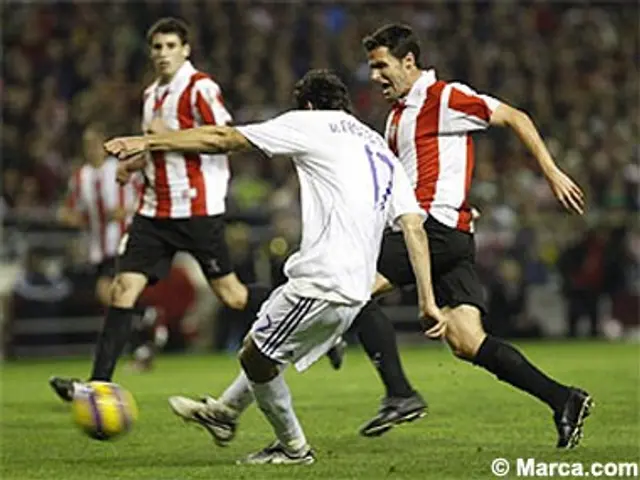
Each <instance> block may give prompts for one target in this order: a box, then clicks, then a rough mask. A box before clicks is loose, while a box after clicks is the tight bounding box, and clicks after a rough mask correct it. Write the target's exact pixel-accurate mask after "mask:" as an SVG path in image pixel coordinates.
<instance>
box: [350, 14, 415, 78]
mask: <svg viewBox="0 0 640 480" xmlns="http://www.w3.org/2000/svg"><path fill="white" fill-rule="evenodd" d="M362 45H363V46H364V48H365V50H366V51H367V52H370V51H372V50H375V49H376V48H378V47H387V48H388V49H389V52H390V53H391V55H393V56H394V57H396V58H397V59H398V60H399V59H401V58H404V57H405V56H406V55H407V54H408V53H409V52H411V53H413V56H414V57H415V59H416V65H417V66H418V67H420V42H419V40H418V37H416V35H415V34H414V33H413V29H412V28H411V27H409V26H408V25H400V24H397V23H390V24H387V25H385V26H383V27H380V28H379V29H378V30H376V31H375V32H373V33H372V34H371V35H367V36H366V37H364V39H363V40H362Z"/></svg>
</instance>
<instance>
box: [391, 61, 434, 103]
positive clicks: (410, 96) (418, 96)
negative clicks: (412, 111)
mask: <svg viewBox="0 0 640 480" xmlns="http://www.w3.org/2000/svg"><path fill="white" fill-rule="evenodd" d="M436 80H437V78H436V71H435V70H434V69H433V68H431V69H429V70H423V71H422V73H421V74H420V76H419V77H418V79H417V80H416V81H415V82H414V83H413V85H412V86H411V89H410V90H409V93H407V95H406V96H405V97H404V98H403V99H402V100H400V102H401V103H402V104H404V105H410V106H412V107H419V106H421V105H422V101H423V98H424V91H425V90H426V89H427V88H429V87H430V86H431V85H433V84H434V83H436Z"/></svg>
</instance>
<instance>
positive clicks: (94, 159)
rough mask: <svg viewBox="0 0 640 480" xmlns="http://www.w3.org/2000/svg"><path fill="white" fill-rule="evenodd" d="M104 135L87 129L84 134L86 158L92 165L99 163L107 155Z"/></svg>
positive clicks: (83, 141)
mask: <svg viewBox="0 0 640 480" xmlns="http://www.w3.org/2000/svg"><path fill="white" fill-rule="evenodd" d="M103 143H104V137H103V135H102V134H100V133H99V132H96V131H95V130H92V129H90V128H89V129H87V130H85V132H84V135H83V136H82V148H83V150H84V158H85V159H86V160H87V161H88V162H89V163H91V164H92V165H99V164H100V163H102V161H103V160H104V157H105V153H104V149H103V148H102V144H103Z"/></svg>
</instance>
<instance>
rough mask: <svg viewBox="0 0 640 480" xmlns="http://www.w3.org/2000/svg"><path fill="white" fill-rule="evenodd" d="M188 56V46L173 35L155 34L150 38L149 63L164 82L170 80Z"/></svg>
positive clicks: (189, 51) (189, 50)
mask: <svg viewBox="0 0 640 480" xmlns="http://www.w3.org/2000/svg"><path fill="white" fill-rule="evenodd" d="M190 54H191V47H189V44H188V43H184V44H183V43H182V40H180V37H179V36H178V35H177V34H175V33H156V34H155V35H154V36H153V37H152V38H151V61H152V62H153V66H154V68H155V69H156V73H157V74H158V75H159V76H160V78H161V79H162V80H164V81H169V80H171V78H172V77H173V76H174V75H175V73H176V72H177V71H178V69H179V68H180V67H181V66H182V64H183V63H184V62H185V61H186V60H187V58H189V55H190Z"/></svg>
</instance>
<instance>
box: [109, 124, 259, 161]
mask: <svg viewBox="0 0 640 480" xmlns="http://www.w3.org/2000/svg"><path fill="white" fill-rule="evenodd" d="M104 148H105V150H106V151H107V152H108V153H110V154H111V155H115V156H117V157H118V158H120V159H125V158H129V157H130V156H132V155H137V154H139V153H142V152H145V151H164V152H167V151H177V152H197V153H223V152H237V151H241V150H249V149H251V148H252V144H251V143H250V142H249V141H248V140H247V139H246V138H245V137H244V136H243V135H242V134H241V133H240V132H239V131H238V130H237V129H235V128H234V127H228V126H212V125H206V126H202V127H197V128H190V129H186V130H178V131H171V132H162V133H155V134H152V135H145V136H138V137H120V138H114V139H112V140H109V141H108V142H106V143H105V144H104Z"/></svg>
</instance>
